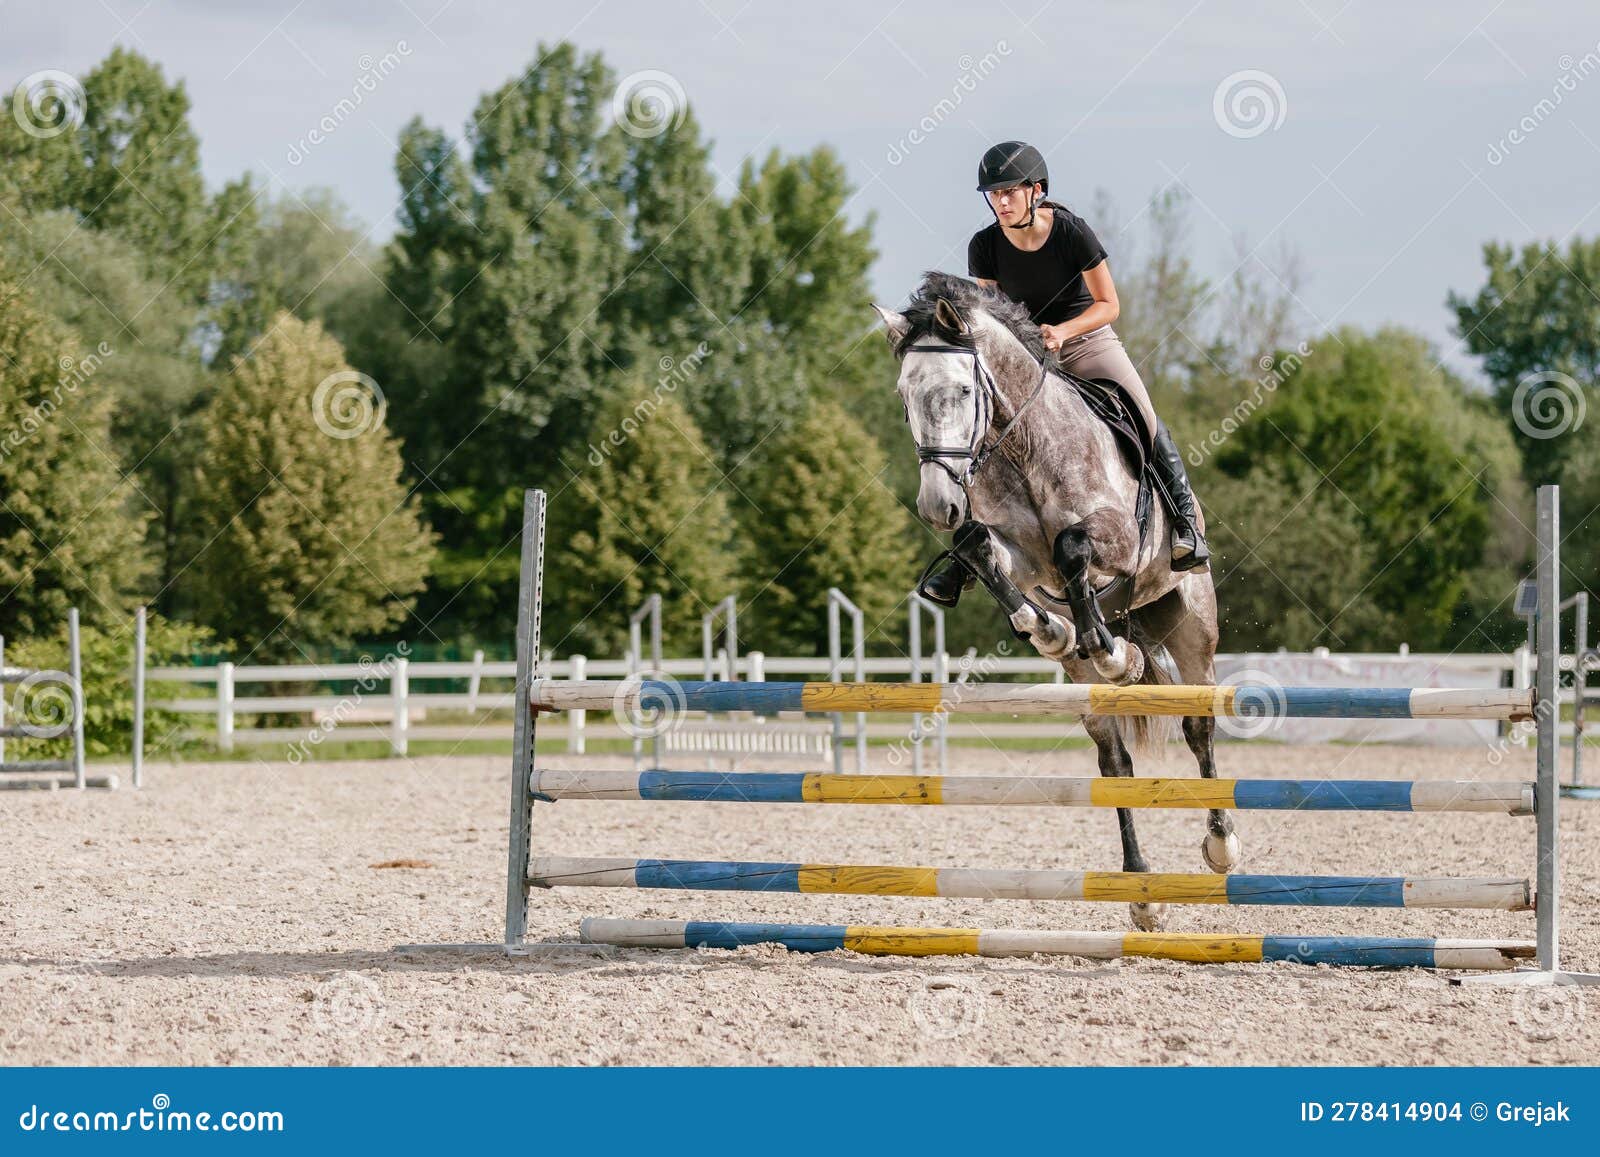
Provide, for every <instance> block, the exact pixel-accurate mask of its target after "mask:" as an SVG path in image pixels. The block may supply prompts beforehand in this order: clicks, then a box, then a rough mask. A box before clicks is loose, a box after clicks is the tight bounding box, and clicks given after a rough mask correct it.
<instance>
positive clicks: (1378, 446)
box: [1215, 329, 1520, 645]
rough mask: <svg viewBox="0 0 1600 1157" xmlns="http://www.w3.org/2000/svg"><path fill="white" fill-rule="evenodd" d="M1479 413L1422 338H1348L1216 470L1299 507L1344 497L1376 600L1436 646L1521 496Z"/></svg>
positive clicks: (1288, 387)
mask: <svg viewBox="0 0 1600 1157" xmlns="http://www.w3.org/2000/svg"><path fill="white" fill-rule="evenodd" d="M1469 411H1470V404H1469V401H1468V393H1467V391H1466V388H1465V387H1464V386H1463V385H1462V384H1461V383H1460V382H1458V381H1456V380H1455V379H1453V378H1451V377H1449V376H1447V375H1446V374H1445V373H1443V372H1442V371H1441V370H1440V369H1439V368H1438V366H1437V359H1436V357H1435V356H1434V354H1433V351H1432V350H1431V349H1430V348H1429V346H1428V344H1427V342H1426V341H1425V340H1423V339H1422V338H1420V337H1418V336H1416V335H1414V334H1411V333H1407V332H1405V331H1403V330H1397V329H1385V330H1381V331H1379V332H1378V333H1376V334H1372V335H1367V334H1363V333H1360V332H1358V331H1356V330H1353V329H1342V330H1340V331H1338V333H1336V334H1332V335H1328V336H1327V337H1325V338H1323V339H1321V340H1320V341H1319V342H1318V343H1317V345H1316V348H1315V351H1314V353H1313V354H1312V355H1311V356H1309V357H1307V358H1305V359H1304V361H1303V362H1302V363H1300V364H1299V366H1298V367H1297V368H1296V369H1295V370H1294V371H1293V372H1292V374H1291V375H1290V376H1289V377H1288V379H1287V380H1286V381H1285V382H1284V383H1283V384H1282V385H1281V386H1279V387H1278V388H1277V390H1276V392H1275V393H1274V394H1273V395H1272V396H1271V398H1270V400H1269V401H1268V402H1267V404H1266V405H1265V406H1263V407H1262V408H1261V409H1260V410H1258V411H1256V412H1255V413H1253V414H1252V415H1250V416H1249V417H1248V419H1247V420H1246V421H1245V422H1244V423H1243V425H1242V426H1241V428H1240V429H1239V430H1238V432H1237V433H1235V434H1234V435H1233V436H1232V438H1231V439H1230V440H1228V441H1227V442H1226V443H1225V444H1224V445H1223V446H1222V448H1221V449H1220V450H1219V451H1218V453H1217V456H1216V459H1215V461H1216V465H1217V467H1218V468H1219V469H1220V470H1221V471H1222V472H1223V473H1225V474H1228V475H1230V476H1232V477H1234V478H1243V477H1245V476H1246V475H1249V474H1251V473H1253V472H1255V471H1257V470H1266V471H1267V472H1268V475H1267V476H1268V477H1269V478H1272V479H1276V480H1279V481H1281V482H1282V484H1283V485H1285V486H1287V487H1288V488H1289V489H1290V491H1291V492H1292V493H1293V494H1295V495H1296V496H1301V495H1304V494H1306V493H1308V492H1310V491H1312V490H1315V489H1319V488H1327V489H1329V490H1332V491H1333V492H1334V493H1335V494H1336V495H1338V496H1340V498H1341V500H1342V501H1344V502H1345V503H1346V504H1347V505H1348V506H1349V507H1350V514H1349V516H1350V517H1351V518H1353V519H1354V520H1355V521H1356V524H1357V525H1358V526H1359V527H1360V528H1361V532H1362V539H1363V541H1364V542H1365V543H1366V544H1367V546H1368V547H1369V548H1370V549H1371V550H1372V552H1373V553H1372V567H1371V571H1370V573H1369V574H1368V575H1367V581H1366V584H1365V593H1364V595H1363V597H1364V598H1366V599H1368V600H1370V601H1371V602H1372V603H1373V604H1374V605H1375V606H1376V607H1377V608H1379V609H1380V610H1382V611H1384V612H1385V613H1387V614H1390V615H1394V616H1398V618H1399V620H1400V621H1402V622H1404V623H1405V624H1406V630H1407V633H1408V634H1409V635H1410V636H1411V637H1412V638H1413V641H1416V642H1418V643H1419V644H1422V645H1432V644H1434V643H1436V642H1437V641H1438V640H1440V639H1442V638H1444V637H1445V636H1447V635H1448V633H1449V632H1450V631H1451V629H1452V624H1453V623H1454V622H1455V620H1456V618H1457V616H1458V614H1460V613H1461V610H1462V605H1463V600H1464V599H1465V597H1466V594H1467V581H1466V578H1465V576H1466V575H1467V574H1469V573H1470V572H1471V571H1473V569H1474V568H1476V567H1477V566H1479V565H1480V563H1481V562H1482V561H1483V560H1484V559H1485V557H1486V554H1487V552H1488V551H1489V550H1490V547H1491V545H1492V544H1493V543H1494V536H1495V533H1496V531H1497V527H1498V526H1499V525H1500V524H1499V523H1498V522H1497V520H1496V519H1495V517H1494V516H1493V513H1492V512H1493V510H1494V507H1495V505H1496V503H1498V502H1506V501H1511V502H1515V501H1516V499H1517V495H1518V494H1519V492H1520V482H1519V481H1518V480H1517V478H1516V474H1515V469H1514V463H1513V461H1512V458H1511V456H1510V453H1509V450H1510V447H1509V443H1508V442H1507V441H1505V439H1504V438H1503V437H1502V436H1500V435H1499V432H1498V431H1496V430H1495V429H1494V428H1493V427H1492V426H1487V427H1486V426H1485V425H1484V424H1483V423H1481V422H1473V421H1472V420H1470V417H1469V416H1468V414H1469ZM1232 513H1234V514H1237V513H1238V512H1232ZM1224 517H1226V513H1225V515H1224ZM1333 626H1334V629H1337V628H1338V624H1337V622H1335V623H1334V624H1333Z"/></svg>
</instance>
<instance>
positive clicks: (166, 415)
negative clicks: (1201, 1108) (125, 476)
mask: <svg viewBox="0 0 1600 1157" xmlns="http://www.w3.org/2000/svg"><path fill="white" fill-rule="evenodd" d="M15 223H16V224H17V225H18V228H16V229H15V230H7V231H0V260H6V259H9V260H10V262H11V265H12V267H13V268H17V269H25V270H31V271H32V273H31V276H30V277H29V286H30V289H31V293H30V297H31V300H33V301H35V302H37V303H38V304H39V306H40V308H43V309H46V310H48V311H49V312H50V313H51V314H52V315H53V316H54V317H55V318H56V319H57V320H59V321H60V322H62V323H63V324H65V325H66V326H68V327H70V328H71V329H72V330H73V331H74V332H76V333H77V335H78V336H79V337H80V338H81V339H82V341H83V344H84V345H85V346H86V347H88V348H90V349H95V350H102V349H103V350H104V351H105V354H104V355H103V356H101V357H99V359H98V364H97V366H96V369H95V372H94V384H95V388H96V390H97V391H99V392H101V393H104V394H105V395H106V396H107V397H108V399H109V401H110V404H111V433H110V437H109V439H108V440H107V441H106V444H105V447H104V449H105V452H106V453H108V454H110V455H112V456H113V457H114V458H115V460H116V461H118V462H119V463H120V464H121V466H122V468H123V470H124V471H125V472H129V473H131V474H132V475H133V477H134V481H135V482H136V485H134V486H132V487H130V491H131V495H130V498H131V501H132V502H133V503H134V508H135V509H137V510H140V511H142V512H143V513H145V514H146V515H150V516H153V517H151V518H150V520H149V535H150V546H151V549H152V553H153V555H154V558H155V561H156V567H157V574H156V578H155V581H154V582H153V583H152V594H155V595H156V598H155V602H156V605H158V606H162V607H165V606H166V605H167V601H166V598H165V594H166V592H167V591H168V590H169V584H170V583H171V580H172V579H173V577H174V576H175V575H176V574H177V572H178V570H179V569H180V568H181V567H182V566H183V564H184V562H185V561H187V560H186V559H183V558H180V557H178V554H177V550H176V544H177V538H178V533H179V529H180V528H181V527H182V526H183V525H184V524H185V521H186V516H185V513H184V509H183V504H184V500H185V498H186V496H187V482H188V478H187V474H188V470H189V465H190V462H189V458H188V455H189V454H190V452H191V445H190V443H189V440H188V439H187V438H186V437H185V436H184V435H183V434H182V433H181V432H180V429H181V427H182V425H183V423H184V422H185V420H186V419H187V418H188V417H189V416H191V415H192V414H193V413H194V412H195V410H196V409H197V408H198V406H199V405H200V402H201V398H202V392H203V391H204V389H205V387H206V382H207V380H208V378H209V377H210V375H209V373H208V371H207V370H206V369H205V367H203V366H202V365H201V364H200V362H199V360H198V359H197V358H196V357H195V351H194V349H193V348H191V347H190V345H189V335H190V332H191V331H192V329H193V324H194V317H195V313H194V309H193V308H192V306H190V305H188V304H186V303H183V302H181V301H179V300H178V299H177V298H176V297H175V296H174V295H173V294H170V293H163V292H162V283H161V282H160V281H157V280H153V279H152V278H151V277H150V275H149V274H148V273H147V272H146V268H147V266H146V262H145V259H144V257H143V255H141V254H140V253H139V251H138V250H137V249H136V248H135V247H134V246H133V244H132V243H131V242H129V241H126V240H124V239H123V238H120V237H117V236H115V235H114V234H110V233H98V232H95V231H93V230H89V229H84V228H82V227H81V226H80V224H79V223H78V221H77V219H76V217H75V216H74V215H73V214H72V213H71V212H69V211H66V210H55V211H51V212H46V213H41V214H38V215H22V216H20V217H18V218H17V220H16V222H15ZM158 592H159V593H158Z"/></svg>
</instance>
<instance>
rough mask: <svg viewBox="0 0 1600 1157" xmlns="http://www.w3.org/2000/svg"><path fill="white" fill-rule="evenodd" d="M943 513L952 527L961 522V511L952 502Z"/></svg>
mask: <svg viewBox="0 0 1600 1157" xmlns="http://www.w3.org/2000/svg"><path fill="white" fill-rule="evenodd" d="M944 513H945V519H946V521H947V522H948V523H949V525H951V526H954V525H955V524H956V523H957V522H960V521H961V510H960V508H959V507H957V506H956V504H955V503H954V502H952V503H951V504H950V506H949V508H948V509H946V510H945V512H944Z"/></svg>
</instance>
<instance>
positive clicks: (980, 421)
mask: <svg viewBox="0 0 1600 1157" xmlns="http://www.w3.org/2000/svg"><path fill="white" fill-rule="evenodd" d="M906 350H907V352H908V353H909V352H912V351H915V352H917V353H926V354H970V355H971V356H972V378H973V381H974V382H975V383H976V389H974V390H973V399H972V406H973V415H972V441H971V442H970V443H969V444H967V445H965V446H925V445H923V444H922V443H921V442H918V443H917V459H918V461H920V462H921V463H922V464H923V465H927V464H928V463H929V462H932V463H933V464H934V465H935V466H937V467H939V469H941V470H943V471H944V472H945V473H946V474H948V475H950V478H951V479H952V480H953V481H954V482H955V484H956V485H957V486H959V487H961V488H962V490H965V489H966V488H967V486H968V485H970V484H971V482H972V480H973V479H974V478H976V477H977V476H978V471H979V470H982V469H983V464H984V463H985V462H987V461H988V460H989V457H990V455H992V454H993V453H994V452H995V451H996V450H998V449H999V448H1000V445H1001V443H1003V442H1004V441H1005V440H1006V438H1007V437H1008V436H1009V435H1010V433H1011V431H1012V430H1014V429H1016V425H1017V423H1018V422H1019V421H1021V420H1022V415H1023V413H1024V412H1025V411H1026V410H1027V408H1028V407H1029V406H1031V405H1032V404H1033V400H1034V399H1035V398H1037V397H1038V396H1039V391H1040V390H1042V389H1044V383H1045V381H1046V380H1047V379H1048V378H1049V377H1050V367H1049V364H1048V363H1046V362H1040V363H1039V381H1038V382H1037V384H1035V385H1034V387H1033V392H1032V393H1031V394H1029V395H1028V396H1027V398H1026V399H1025V400H1024V401H1023V403H1022V405H1020V406H1018V407H1017V412H1016V413H1015V414H1013V415H1012V416H1011V420H1010V421H1009V422H1007V423H1006V424H1005V426H1003V427H1002V428H1001V430H1000V433H999V435H998V436H997V437H996V438H995V440H994V441H993V442H990V443H989V444H988V445H984V441H983V440H984V437H985V436H986V435H987V434H988V433H989V424H990V423H991V422H993V421H994V410H995V400H996V399H997V398H998V397H999V396H1000V390H999V387H997V386H996V385H995V383H994V375H993V374H991V373H990V372H989V367H988V366H987V365H985V364H984V361H983V356H982V355H981V354H979V353H978V347H977V346H972V347H971V348H968V347H967V346H957V345H914V346H908V347H906ZM952 459H955V460H961V459H965V460H966V463H967V468H966V469H965V470H963V471H960V472H957V470H956V469H955V467H953V466H951V465H950V460H952Z"/></svg>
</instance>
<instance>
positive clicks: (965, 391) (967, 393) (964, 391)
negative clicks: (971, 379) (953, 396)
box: [961, 386, 972, 398]
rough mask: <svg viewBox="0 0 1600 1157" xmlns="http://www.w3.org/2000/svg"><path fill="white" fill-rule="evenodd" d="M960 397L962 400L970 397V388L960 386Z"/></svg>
mask: <svg viewBox="0 0 1600 1157" xmlns="http://www.w3.org/2000/svg"><path fill="white" fill-rule="evenodd" d="M961 396H962V397H963V398H970V397H972V387H971V386H962V387H961Z"/></svg>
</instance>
